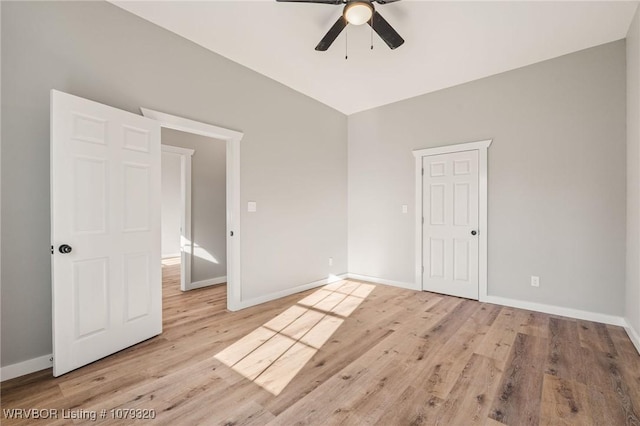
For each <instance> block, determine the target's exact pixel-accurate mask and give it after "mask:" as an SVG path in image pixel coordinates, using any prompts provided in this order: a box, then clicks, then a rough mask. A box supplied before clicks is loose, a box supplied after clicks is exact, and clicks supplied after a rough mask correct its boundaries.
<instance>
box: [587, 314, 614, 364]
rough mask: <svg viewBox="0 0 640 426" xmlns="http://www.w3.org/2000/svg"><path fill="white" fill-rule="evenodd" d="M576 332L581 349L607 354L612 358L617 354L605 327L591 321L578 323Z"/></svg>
mask: <svg viewBox="0 0 640 426" xmlns="http://www.w3.org/2000/svg"><path fill="white" fill-rule="evenodd" d="M578 332H579V334H580V343H581V345H582V347H585V348H589V349H591V350H594V351H600V352H603V353H608V354H610V355H612V356H614V355H617V354H618V352H617V351H616V348H615V345H614V344H613V340H611V336H610V335H609V331H608V330H607V326H606V325H604V324H600V323H597V322H591V321H578Z"/></svg>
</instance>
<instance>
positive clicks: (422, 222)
mask: <svg viewBox="0 0 640 426" xmlns="http://www.w3.org/2000/svg"><path fill="white" fill-rule="evenodd" d="M422 224H423V225H424V217H423V218H422Z"/></svg>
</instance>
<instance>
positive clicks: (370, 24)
mask: <svg viewBox="0 0 640 426" xmlns="http://www.w3.org/2000/svg"><path fill="white" fill-rule="evenodd" d="M369 26H370V27H371V50H373V15H371V22H369Z"/></svg>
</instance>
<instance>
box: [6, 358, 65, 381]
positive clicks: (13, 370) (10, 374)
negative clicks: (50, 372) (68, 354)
mask: <svg viewBox="0 0 640 426" xmlns="http://www.w3.org/2000/svg"><path fill="white" fill-rule="evenodd" d="M52 366H53V355H51V354H49V355H43V356H40V357H38V358H33V359H28V360H26V361H22V362H17V363H15V364H11V365H6V366H4V367H0V381H2V382H4V381H5V380H11V379H15V378H16V377H20V376H24V375H25V374H30V373H35V372H36V371H40V370H44V369H47V368H51V367H52Z"/></svg>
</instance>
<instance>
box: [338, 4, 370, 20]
mask: <svg viewBox="0 0 640 426" xmlns="http://www.w3.org/2000/svg"><path fill="white" fill-rule="evenodd" d="M371 16H373V6H372V5H371V3H369V2H366V1H354V2H351V3H349V4H347V5H346V6H345V7H344V19H346V20H347V22H348V23H350V24H352V25H362V24H365V23H367V22H369V19H371Z"/></svg>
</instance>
